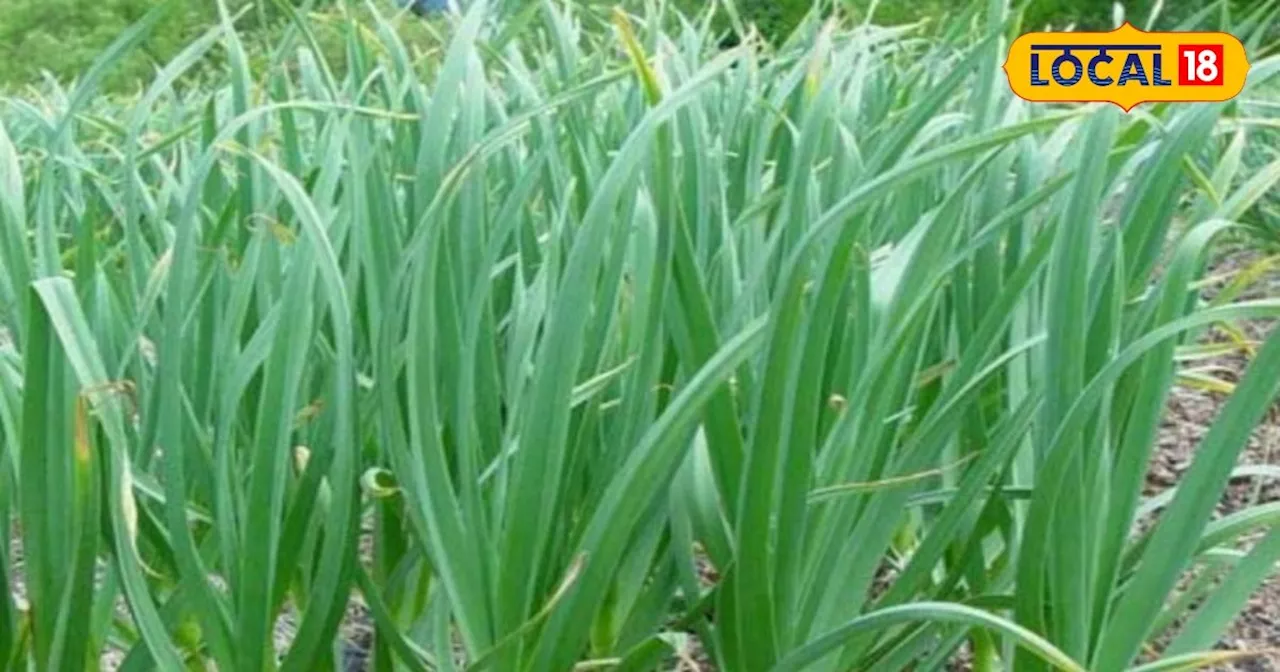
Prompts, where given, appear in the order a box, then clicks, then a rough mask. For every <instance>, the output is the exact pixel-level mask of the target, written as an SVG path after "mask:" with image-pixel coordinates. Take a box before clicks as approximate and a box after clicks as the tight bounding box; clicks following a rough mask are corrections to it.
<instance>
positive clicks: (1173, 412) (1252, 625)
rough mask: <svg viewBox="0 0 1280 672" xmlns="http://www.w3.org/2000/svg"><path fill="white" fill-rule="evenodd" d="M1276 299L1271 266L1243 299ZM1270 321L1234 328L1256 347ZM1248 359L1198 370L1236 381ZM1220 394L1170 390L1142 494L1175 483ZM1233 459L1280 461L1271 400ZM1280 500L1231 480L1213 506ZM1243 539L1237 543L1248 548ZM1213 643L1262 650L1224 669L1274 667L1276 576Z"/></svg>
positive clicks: (1264, 487)
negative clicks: (1240, 450) (1260, 419)
mask: <svg viewBox="0 0 1280 672" xmlns="http://www.w3.org/2000/svg"><path fill="white" fill-rule="evenodd" d="M1257 258H1258V257H1257V255H1256V254H1255V253H1251V252H1247V251H1238V252H1234V253H1228V254H1226V255H1224V256H1223V257H1222V258H1221V259H1219V260H1218V261H1217V262H1216V263H1215V264H1214V268H1213V272H1212V274H1213V275H1214V276H1223V275H1225V274H1229V273H1232V272H1235V271H1239V270H1241V269H1243V268H1245V267H1246V266H1248V265H1249V264H1250V263H1251V262H1253V261H1254V260H1256V259H1257ZM1224 285H1225V281H1224V282H1219V283H1216V284H1215V285H1214V286H1211V287H1208V288H1206V289H1205V291H1204V293H1203V295H1204V297H1205V298H1206V299H1208V298H1211V297H1212V296H1213V295H1215V294H1216V293H1217V291H1219V290H1220V289H1221V288H1222V287H1223V286H1224ZM1275 297H1280V270H1276V269H1275V268H1274V267H1273V269H1272V270H1271V272H1270V273H1268V274H1267V275H1266V276H1265V277H1263V278H1262V279H1261V280H1260V281H1259V282H1257V283H1256V284H1255V285H1254V286H1253V287H1251V288H1250V289H1249V291H1248V292H1246V293H1245V294H1244V295H1243V296H1242V297H1240V298H1242V299H1259V298H1275ZM1274 326H1275V325H1274V323H1272V322H1267V321H1254V322H1248V323H1245V324H1243V325H1239V327H1240V329H1241V331H1242V332H1243V334H1244V335H1245V336H1246V337H1247V339H1248V341H1250V342H1251V343H1254V344H1257V343H1260V342H1261V341H1262V340H1263V339H1265V338H1266V337H1267V335H1268V334H1269V333H1270V331H1271V329H1272V328H1274ZM1202 340H1203V341H1204V342H1224V343H1225V342H1228V341H1229V340H1230V339H1229V337H1228V335H1227V334H1226V332H1224V331H1222V330H1218V329H1214V330H1210V331H1209V332H1208V333H1207V334H1206V335H1205V337H1204V338H1203V339H1202ZM1247 364H1248V355H1247V353H1246V352H1240V351H1237V352H1232V353H1231V354H1226V355H1223V356H1220V357H1215V358H1213V359H1211V360H1208V361H1205V362H1197V363H1196V364H1195V366H1197V367H1210V368H1211V369H1212V370H1213V372H1214V375H1215V376H1216V377H1218V378H1220V379H1222V380H1225V381H1228V382H1236V381H1238V380H1239V379H1240V376H1241V374H1242V373H1243V372H1244V370H1245V368H1246V366H1247ZM1226 399H1227V395H1225V394H1222V393H1220V392H1211V391H1205V390H1203V389H1199V388H1197V387H1191V386H1186V385H1179V386H1177V387H1175V388H1174V390H1173V392H1172V395H1171V396H1170V399H1169V403H1168V406H1167V414H1166V417H1165V419H1164V422H1163V425H1162V427H1161V428H1160V434H1159V444H1158V445H1157V447H1156V452H1155V454H1154V456H1153V457H1152V460H1151V465H1150V470H1149V471H1148V473H1147V487H1146V493H1145V494H1147V495H1154V494H1157V493H1159V492H1161V491H1163V490H1166V489H1168V488H1169V487H1171V486H1173V485H1175V484H1176V483H1177V482H1178V481H1179V479H1180V478H1181V477H1182V474H1183V473H1184V472H1185V471H1186V470H1187V468H1189V467H1190V466H1191V463H1192V460H1193V459H1194V457H1195V450H1196V447H1197V446H1198V445H1199V444H1200V441H1201V439H1202V438H1203V437H1204V435H1205V433H1207V432H1208V430H1209V427H1210V426H1211V425H1212V424H1213V421H1214V419H1215V418H1216V417H1217V414H1218V412H1219V411H1220V410H1221V408H1222V405H1223V404H1224V403H1225V402H1226ZM1239 463H1240V464H1242V465H1246V464H1280V404H1276V405H1273V406H1272V408H1271V411H1270V413H1269V414H1268V416H1267V418H1266V419H1265V420H1264V421H1263V423H1262V424H1261V425H1260V426H1259V427H1258V428H1257V429H1256V430H1255V431H1254V432H1253V435H1252V436H1251V437H1250V440H1249V444H1248V445H1247V446H1246V447H1245V450H1244V452H1243V453H1241V456H1240V461H1239ZM1274 501H1280V482H1278V481H1275V480H1270V481H1261V482H1260V481H1259V480H1258V479H1247V478H1246V479H1236V480H1233V481H1232V482H1231V484H1230V486H1229V487H1228V489H1227V491H1226V492H1225V493H1223V497H1222V500H1221V501H1220V502H1219V504H1218V509H1217V513H1216V515H1217V516H1222V515H1226V514H1229V513H1232V512H1235V511H1239V510H1241V509H1243V508H1245V507H1248V506H1253V505H1257V504H1264V503H1267V502H1274ZM1249 543H1250V542H1245V543H1244V544H1242V547H1244V548H1247V547H1248V545H1249ZM1218 648H1220V649H1224V650H1235V651H1253V652H1261V655H1259V656H1257V657H1255V658H1251V659H1247V660H1244V661H1241V662H1237V663H1235V664H1234V665H1232V666H1226V667H1219V668H1215V669H1223V670H1249V671H1253V672H1261V671H1269V672H1280V653H1278V651H1280V574H1277V575H1275V576H1273V577H1272V578H1271V579H1269V580H1268V581H1267V582H1265V583H1264V584H1263V585H1262V587H1261V588H1260V589H1259V590H1258V591H1257V592H1256V593H1255V594H1254V596H1253V597H1252V599H1250V601H1249V603H1248V606H1247V607H1246V609H1245V610H1244V612H1243V613H1242V614H1241V615H1240V616H1239V617H1238V618H1237V619H1236V621H1235V623H1234V624H1232V626H1231V628H1230V630H1228V632H1227V633H1226V634H1225V635H1224V636H1223V637H1222V639H1221V640H1220V641H1219V642H1218Z"/></svg>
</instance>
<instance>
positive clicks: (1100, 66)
mask: <svg viewBox="0 0 1280 672" xmlns="http://www.w3.org/2000/svg"><path fill="white" fill-rule="evenodd" d="M1004 71H1005V74H1006V75H1007V76H1008V77H1009V86H1010V87H1012V88H1013V92H1014V94H1016V95H1017V96H1019V97H1020V98H1023V99H1025V100H1029V101H1031V102H1037V103H1115V104H1116V105H1119V106H1120V107H1121V108H1123V109H1124V110H1125V111H1126V112H1128V111H1129V110H1132V109H1133V108H1134V107H1135V106H1137V105H1139V104H1140V103H1173V102H1177V103H1193V102H1221V101H1225V100H1230V99H1231V98H1234V97H1235V96H1236V95H1237V94H1239V93H1240V91H1241V90H1242V89H1244V82H1245V76H1246V75H1247V74H1248V72H1249V61H1248V59H1247V58H1246V55H1245V49H1244V45H1243V44H1241V43H1240V40H1238V39H1236V38H1235V37H1232V36H1231V35H1228V34H1227V33H1217V32H1203V33H1188V32H1177V33H1174V32H1147V31H1144V30H1139V29H1138V28H1135V27H1134V26H1133V25H1131V24H1129V23H1127V22H1126V23H1125V24H1124V25H1123V26H1120V27H1119V28H1117V29H1115V30H1113V31H1111V32H1109V33H1027V34H1026V35H1023V36H1021V37H1019V38H1018V39H1016V40H1014V42H1013V44H1012V45H1010V47H1009V58H1008V59H1007V60H1006V61H1005V64H1004Z"/></svg>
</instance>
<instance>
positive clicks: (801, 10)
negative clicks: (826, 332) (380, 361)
mask: <svg viewBox="0 0 1280 672" xmlns="http://www.w3.org/2000/svg"><path fill="white" fill-rule="evenodd" d="M249 1H250V0H227V4H228V6H229V7H230V8H231V9H232V10H233V11H234V10H236V9H238V8H241V7H243V6H244V5H245V4H247V3H248V2H249ZM380 1H383V2H388V3H389V2H390V0H380ZM845 1H846V2H847V3H848V4H849V5H850V6H851V8H852V10H853V11H854V12H859V11H865V10H866V9H867V8H868V6H869V5H870V0H845ZM1154 1H1155V0H1130V1H1129V2H1126V3H1125V5H1126V6H1127V7H1129V15H1130V16H1131V17H1136V18H1137V19H1138V20H1145V17H1146V16H1147V14H1148V12H1149V11H1150V9H1151V6H1152V4H1153V3H1154ZM677 2H678V4H679V5H680V6H681V8H682V9H684V10H685V11H688V12H693V11H697V10H699V9H701V8H702V7H704V6H705V3H704V2H702V0H677ZM1207 3H1208V0H1169V1H1166V2H1165V11H1164V15H1165V17H1166V19H1168V21H1173V20H1175V19H1177V18H1181V17H1183V16H1186V15H1189V14H1191V13H1192V12H1194V11H1195V10H1197V9H1199V8H1201V7H1203V6H1205V5H1206V4H1207ZM156 4H157V0H0V88H13V87H15V86H21V85H25V84H30V83H33V82H38V81H39V80H40V78H41V76H42V73H43V72H48V73H50V74H51V75H52V76H54V77H55V78H57V79H58V80H60V81H63V82H65V81H68V80H70V79H71V78H73V77H74V76H75V75H76V74H77V73H81V72H83V71H84V70H85V68H87V67H88V66H89V65H90V64H91V63H92V62H93V59H94V57H95V56H97V55H98V54H99V53H100V52H101V51H102V49H103V48H104V47H106V46H107V45H108V44H109V43H110V42H111V40H112V39H114V38H115V36H116V35H118V34H119V33H120V31H122V30H124V29H125V28H126V27H127V26H129V25H131V24H133V23H134V22H136V21H137V20H138V19H140V18H141V17H142V16H143V15H144V14H145V13H146V12H147V11H148V10H150V9H151V8H152V7H154V6H155V5H156ZM259 4H260V5H261V6H262V7H269V6H270V5H271V3H270V2H264V3H259ZM965 4H966V3H964V2H957V1H955V0H882V1H881V2H880V4H879V6H878V8H877V9H876V16H875V19H876V21H877V22H880V23H900V22H906V21H914V20H917V19H920V18H921V17H933V18H935V19H940V18H943V17H945V16H947V15H948V14H954V13H955V12H957V11H959V9H960V8H962V7H963V6H965ZM171 5H172V7H171V10H170V11H169V12H168V13H167V15H166V16H165V18H164V20H163V21H162V22H161V24H160V26H159V27H158V29H157V30H156V31H154V33H152V37H151V38H149V39H148V40H147V41H146V42H145V43H144V44H143V46H142V48H141V49H140V50H139V51H138V52H136V53H135V54H134V55H133V56H131V57H130V58H129V59H127V60H126V61H125V62H124V63H123V64H121V65H118V66H117V67H116V68H114V69H113V71H112V73H111V74H110V75H109V77H108V79H107V81H106V83H105V84H106V87H107V88H108V89H111V90H121V89H128V88H130V87H132V86H136V85H137V83H138V82H140V81H146V80H148V79H149V78H150V75H151V73H152V70H153V68H154V67H155V65H154V64H156V63H163V62H166V61H167V60H168V59H169V58H170V57H172V56H173V55H174V54H175V53H177V51H178V50H179V49H180V48H181V47H182V46H183V45H186V44H188V43H189V42H190V41H191V40H192V39H193V38H194V37H195V36H196V35H198V34H199V33H200V32H201V31H203V30H205V29H206V28H207V27H208V26H209V25H211V23H212V22H213V20H214V19H215V18H216V15H217V9H216V4H215V3H214V2H213V1H212V0H172V2H171ZM737 5H738V7H739V9H740V10H741V11H742V13H743V15H744V17H746V18H747V20H748V21H750V22H753V23H755V24H756V25H757V26H758V27H759V28H760V30H761V32H762V33H764V34H765V35H767V36H769V37H771V38H773V39H778V38H780V37H782V36H785V35H787V34H789V33H790V32H791V30H792V29H793V28H795V27H796V26H797V25H798V24H799V23H800V21H801V20H803V18H804V16H805V14H806V13H807V12H808V11H809V9H810V7H811V6H812V5H813V0H737ZM1111 8H1112V0H1030V1H1029V2H1028V3H1027V4H1026V5H1025V9H1026V15H1025V25H1027V26H1036V27H1039V26H1043V25H1046V24H1053V25H1057V26H1062V25H1067V24H1069V23H1074V24H1076V25H1078V26H1081V27H1086V28H1104V27H1107V26H1109V25H1110V22H1111V11H1112V9H1111ZM273 14H274V12H270V11H267V10H263V9H259V10H258V11H255V12H252V13H251V14H250V16H248V17H246V21H244V22H242V23H241V24H240V27H241V28H242V29H245V28H248V29H250V30H247V31H245V32H247V33H249V34H250V35H251V34H252V33H253V31H252V30H251V29H252V28H253V27H254V26H255V24H258V25H259V26H260V25H262V24H264V23H265V24H269V23H270V22H271V21H272V20H273V18H274V17H273ZM1168 21H1163V22H1162V23H1168ZM268 39H269V38H268Z"/></svg>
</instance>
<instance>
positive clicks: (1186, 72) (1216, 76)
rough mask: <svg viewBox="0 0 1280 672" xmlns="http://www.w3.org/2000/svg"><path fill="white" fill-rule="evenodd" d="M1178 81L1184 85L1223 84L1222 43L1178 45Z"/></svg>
mask: <svg viewBox="0 0 1280 672" xmlns="http://www.w3.org/2000/svg"><path fill="white" fill-rule="evenodd" d="M1178 56H1179V59H1178V60H1179V62H1178V83H1179V84H1181V85H1184V86H1187V85H1190V86H1220V85H1221V84H1222V45H1220V44H1182V45H1179V46H1178Z"/></svg>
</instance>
